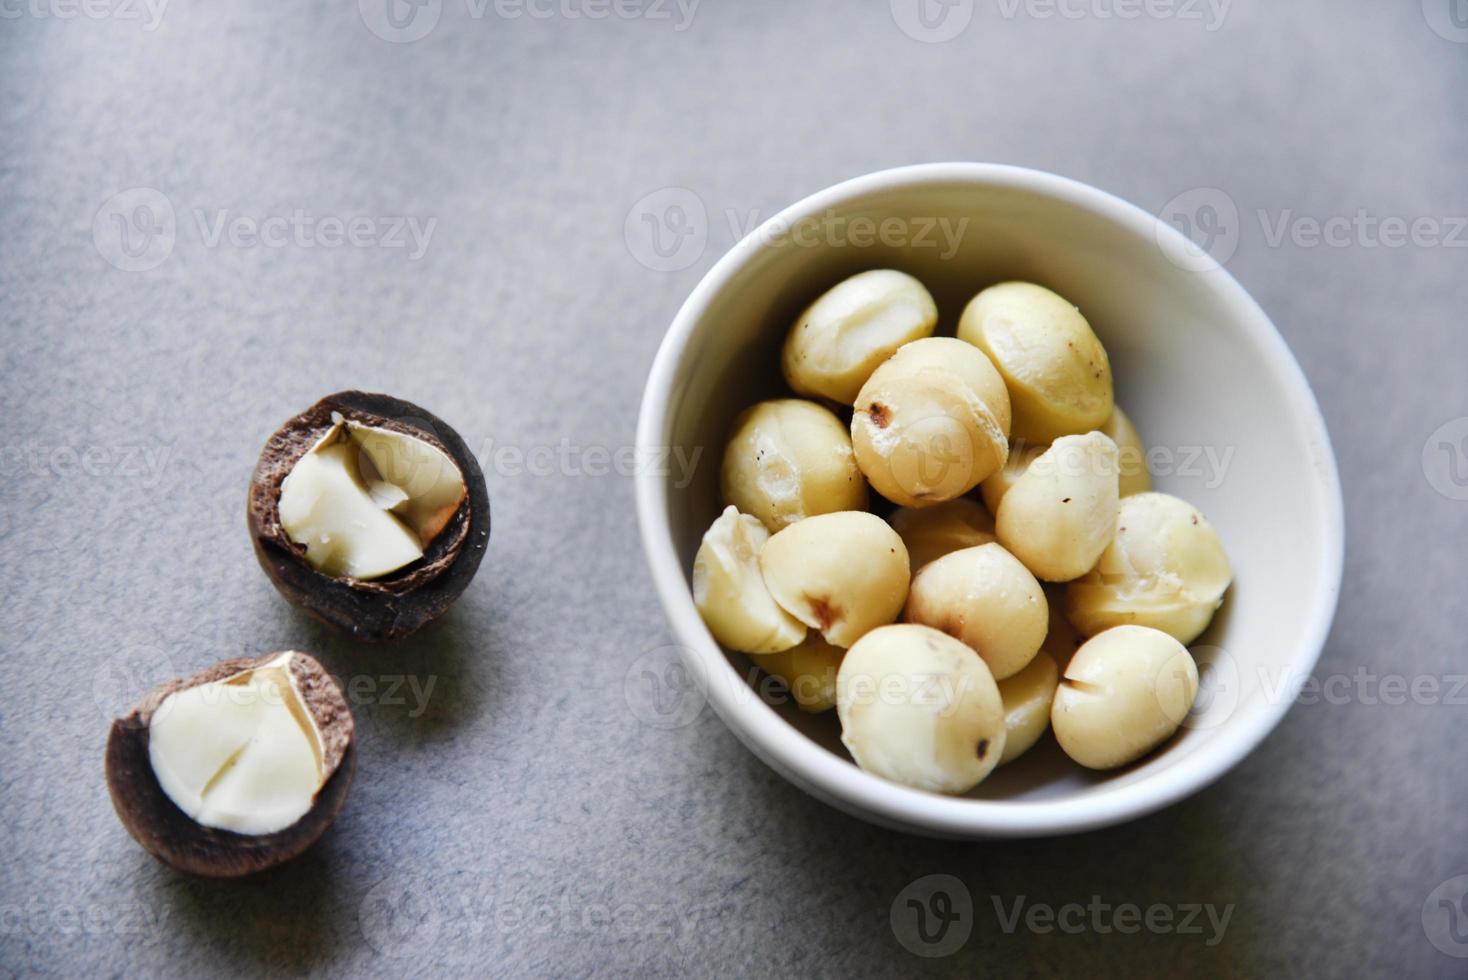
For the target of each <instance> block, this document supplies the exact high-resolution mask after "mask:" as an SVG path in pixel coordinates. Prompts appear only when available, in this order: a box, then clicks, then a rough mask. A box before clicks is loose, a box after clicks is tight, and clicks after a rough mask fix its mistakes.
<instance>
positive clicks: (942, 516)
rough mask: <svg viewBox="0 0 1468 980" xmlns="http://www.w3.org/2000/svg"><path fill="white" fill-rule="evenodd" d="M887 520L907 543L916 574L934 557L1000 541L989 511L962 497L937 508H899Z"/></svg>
mask: <svg viewBox="0 0 1468 980" xmlns="http://www.w3.org/2000/svg"><path fill="white" fill-rule="evenodd" d="M887 520H888V523H890V524H891V525H892V529H893V530H894V531H896V532H897V533H898V535H900V536H901V537H902V543H903V544H905V545H907V557H908V559H909V560H910V561H911V562H912V570H913V572H914V574H916V572H917V570H918V569H920V568H922V567H923V566H924V565H926V564H927V563H928V562H930V561H933V560H934V559H937V558H942V557H943V556H944V555H947V554H951V553H952V552H955V551H961V550H962V549H964V548H976V547H978V546H979V545H981V544H989V543H991V542H993V541H996V540H998V539H997V538H995V536H994V518H993V517H992V516H991V515H990V513H989V512H988V511H987V510H985V509H984V508H983V506H981V505H980V504H977V503H975V502H974V501H972V500H965V499H963V498H961V497H960V498H959V499H958V500H947V501H944V502H943V503H941V504H938V505H936V506H934V507H899V508H898V509H897V510H895V511H893V512H892V514H891V515H890V516H889V517H888V518H887Z"/></svg>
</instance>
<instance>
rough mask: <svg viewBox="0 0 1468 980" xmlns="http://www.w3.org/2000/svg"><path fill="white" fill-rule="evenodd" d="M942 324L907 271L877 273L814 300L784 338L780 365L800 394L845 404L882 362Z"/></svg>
mask: <svg viewBox="0 0 1468 980" xmlns="http://www.w3.org/2000/svg"><path fill="white" fill-rule="evenodd" d="M937 325H938V306H937V304H936V303H934V302H933V297H932V296H931V295H929V294H928V291H927V290H926V289H925V288H923V284H922V283H920V282H918V281H917V280H916V279H914V278H913V277H912V276H909V275H907V274H906V273H904V272H897V271H895V270H893V269H876V270H873V271H871V272H863V273H860V274H859V275H855V276H852V277H851V278H850V279H847V280H845V281H844V282H841V283H839V284H838V285H836V286H835V287H833V288H832V289H831V290H830V291H828V292H827V293H826V294H825V295H823V296H822V297H821V298H820V299H818V300H816V301H815V302H814V303H813V304H811V306H810V307H809V308H808V309H807V310H806V311H805V312H804V313H802V314H801V315H800V317H799V318H798V319H797V320H796V321H795V325H794V326H793V327H791V328H790V333H789V335H788V336H787V337H786V338H785V349H784V352H783V354H782V356H781V366H782V367H783V368H784V371H785V380H786V381H787V382H788V383H789V384H790V387H791V388H793V389H795V391H797V392H798V393H800V394H802V395H809V396H813V397H821V398H829V399H831V400H832V401H835V402H840V403H841V404H843V405H850V404H851V403H852V402H854V401H856V395H857V392H859V391H860V390H861V386H862V385H863V384H864V383H866V380H867V378H869V377H870V376H871V373H872V371H874V370H875V369H876V367H877V365H878V364H881V363H882V362H883V361H885V360H886V359H887V358H889V357H891V356H892V354H893V353H894V352H895V351H896V350H897V348H899V347H901V346H902V345H903V344H906V343H908V342H910V341H913V340H918V339H920V338H923V337H929V336H931V335H932V333H933V328H934V327H936V326H937Z"/></svg>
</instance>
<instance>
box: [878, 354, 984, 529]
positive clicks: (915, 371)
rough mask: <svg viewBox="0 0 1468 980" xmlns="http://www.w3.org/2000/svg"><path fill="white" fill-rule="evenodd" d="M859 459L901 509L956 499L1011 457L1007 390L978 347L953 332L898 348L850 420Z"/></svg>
mask: <svg viewBox="0 0 1468 980" xmlns="http://www.w3.org/2000/svg"><path fill="white" fill-rule="evenodd" d="M851 442H852V448H853V449H854V450H855V452H856V461H857V465H858V466H859V467H860V468H861V471H862V473H863V474H865V475H866V478H867V479H868V480H869V481H870V482H871V485H872V487H873V488H874V489H875V490H876V491H877V492H878V493H880V494H881V495H882V496H884V497H886V498H887V499H888V500H890V501H892V502H893V503H895V504H898V505H900V506H903V507H931V506H932V505H934V504H938V503H942V502H943V501H945V500H952V499H954V498H956V497H961V496H963V495H964V494H965V493H967V492H968V491H970V490H972V489H973V488H974V487H976V486H978V484H979V481H981V480H983V479H984V478H985V477H986V476H988V475H989V474H990V473H993V472H994V471H995V470H997V469H998V468H999V467H1001V466H1003V465H1004V461H1005V459H1006V458H1007V457H1008V456H1009V395H1008V393H1007V392H1006V391H1005V389H1004V381H1003V379H1001V378H1000V377H999V372H997V371H996V370H994V365H992V364H990V363H989V359H988V358H987V357H985V356H984V353H983V351H980V350H979V349H978V348H976V347H974V346H972V345H971V344H965V343H963V342H962V341H960V340H954V339H953V338H951V337H929V338H928V339H926V340H918V341H914V342H913V343H911V344H908V345H907V346H905V347H903V348H902V349H901V350H899V351H898V352H897V353H896V354H893V355H892V357H891V358H889V359H888V360H887V361H885V362H884V363H883V364H882V365H881V366H880V367H878V368H877V369H876V370H875V371H874V372H872V376H871V377H870V378H869V379H867V383H866V384H865V385H863V386H862V389H861V393H860V394H859V395H858V396H857V399H856V405H855V408H854V410H853V414H852V418H851Z"/></svg>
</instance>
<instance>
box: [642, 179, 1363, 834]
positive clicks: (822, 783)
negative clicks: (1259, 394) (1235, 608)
mask: <svg viewBox="0 0 1468 980" xmlns="http://www.w3.org/2000/svg"><path fill="white" fill-rule="evenodd" d="M939 184H974V185H983V186H986V187H999V188H1006V189H1010V190H1018V191H1025V192H1029V193H1034V194H1038V195H1040V196H1043V197H1049V198H1053V199H1057V200H1060V201H1061V202H1063V203H1067V204H1070V205H1073V206H1076V207H1079V208H1082V209H1084V210H1087V211H1090V212H1092V213H1093V214H1096V215H1097V216H1099V217H1101V218H1103V219H1105V220H1107V221H1109V222H1110V223H1112V224H1115V225H1117V226H1120V227H1121V228H1122V229H1123V230H1124V231H1126V232H1128V233H1130V234H1133V235H1138V236H1155V237H1156V240H1157V241H1158V243H1159V245H1161V246H1162V247H1164V248H1167V249H1181V248H1183V247H1185V246H1186V245H1187V244H1188V242H1187V239H1186V238H1185V237H1184V236H1183V234H1182V232H1180V231H1179V230H1178V229H1176V228H1174V227H1173V226H1172V225H1171V224H1169V223H1168V222H1165V221H1162V220H1160V219H1159V218H1157V217H1156V216H1155V215H1152V214H1150V213H1149V212H1147V211H1145V210H1143V209H1142V208H1140V207H1138V206H1137V205H1134V204H1132V203H1130V202H1128V201H1125V200H1123V199H1122V198H1119V197H1117V196H1115V195H1113V194H1110V193H1107V192H1106V191H1102V190H1100V189H1098V188H1095V187H1092V186H1090V185H1088V184H1084V183H1081V182H1080V181H1076V180H1073V179H1071V178H1068V177H1062V176H1059V175H1057V174H1052V173H1048V172H1045V171H1041V170H1033V169H1030V168H1027V167H1018V166H1013V165H1008V164H996V163H962V162H953V163H928V164H918V165H914V166H905V167H897V168H893V169H889V170H881V171H877V172H875V173H871V174H866V175H864V176H860V177H855V178H852V179H850V180H846V181H842V182H840V183H838V184H835V185H832V186H831V187H828V188H825V189H824V190H820V191H817V192H816V193H814V194H811V195H809V196H807V197H805V198H803V199H802V200H800V201H797V202H796V203H794V204H792V205H790V206H789V207H787V208H785V209H783V210H782V211H780V212H779V213H778V214H776V215H774V216H773V217H771V218H770V219H768V220H767V221H765V222H762V223H761V224H760V226H759V227H758V228H756V229H754V230H753V231H751V232H750V233H749V234H747V235H745V236H744V238H742V239H741V240H740V241H739V242H737V243H736V244H735V245H734V246H733V247H732V248H730V249H729V251H728V252H726V253H725V254H724V255H723V256H722V257H721V258H720V259H719V260H718V261H717V262H716V263H715V264H714V265H713V267H712V268H711V269H710V270H709V271H708V272H707V273H706V274H705V275H704V276H703V278H702V279H701V280H700V281H699V283H698V285H697V286H696V287H695V288H694V290H693V292H692V293H691V294H690V295H689V297H688V299H687V300H686V301H685V302H684V303H683V305H682V307H681V308H680V309H679V310H678V313H677V315H676V316H675V317H674V319H673V322H672V325H671V326H670V327H669V328H668V331H667V334H666V335H665V336H664V338H663V340H662V343H661V345H660V346H659V348H658V352H657V356H656V358H655V359H654V361H653V366H652V371H651V373H650V374H649V376H648V380H647V384H646V386H645V388H644V392H643V399H642V406H641V410H640V413H639V418H638V425H637V452H638V458H640V459H650V458H653V456H652V455H650V454H652V453H653V452H655V451H656V450H657V447H659V446H663V445H667V444H668V443H669V442H670V439H669V436H670V435H671V419H670V417H669V414H668V406H669V403H670V401H671V398H672V393H673V391H674V388H675V386H676V384H677V380H678V373H679V372H678V368H679V365H680V364H681V363H682V360H683V357H684V354H685V352H686V350H687V348H688V345H689V342H690V340H691V339H692V337H693V335H694V333H695V331H696V328H697V326H698V324H699V323H700V322H701V321H702V320H703V317H704V314H705V312H706V310H707V307H708V305H709V302H710V300H711V299H712V298H713V297H714V296H716V295H717V294H718V293H719V292H721V291H722V290H723V289H724V288H725V287H726V286H727V285H728V284H729V283H730V281H731V280H732V279H733V278H735V277H736V276H737V275H738V274H739V273H740V272H741V271H742V270H743V269H744V268H745V267H746V265H747V264H748V263H749V262H751V261H752V260H753V259H754V258H755V257H756V256H757V255H758V254H760V253H761V252H762V251H763V250H764V249H766V248H769V247H772V246H771V245H769V244H768V242H769V241H774V240H775V239H776V238H777V236H773V235H768V231H769V230H770V229H772V228H779V227H791V226H793V225H794V224H795V223H797V222H799V221H802V220H804V219H807V218H810V217H813V216H818V215H820V214H822V213H824V212H826V211H827V210H828V209H833V208H840V207H841V206H842V205H843V204H846V203H849V202H850V201H852V200H854V199H860V198H862V197H866V196H868V195H871V194H874V193H877V192H883V191H892V190H898V189H912V188H917V187H923V186H931V185H939ZM767 236H768V237H767ZM1170 254H1179V253H1177V252H1175V251H1174V252H1170ZM1194 254H1196V253H1194ZM1190 258H1191V256H1190ZM1198 265H1199V266H1200V268H1199V269H1198V271H1196V272H1194V271H1191V270H1184V269H1182V268H1179V270H1178V272H1179V274H1181V275H1200V276H1206V277H1208V279H1209V282H1210V286H1211V288H1213V289H1214V290H1215V291H1216V292H1217V293H1219V295H1220V299H1221V300H1222V301H1223V302H1224V303H1225V304H1226V305H1227V306H1228V307H1229V308H1230V310H1231V311H1232V314H1233V315H1232V316H1231V319H1232V320H1233V321H1234V322H1235V324H1237V325H1238V326H1239V327H1240V328H1241V329H1242V330H1244V331H1245V332H1246V333H1247V334H1248V335H1249V336H1250V338H1251V339H1252V340H1253V341H1254V342H1255V343H1256V344H1258V345H1259V346H1260V347H1261V348H1262V349H1263V350H1264V352H1265V355H1266V357H1267V359H1268V361H1269V363H1270V364H1271V365H1272V366H1273V367H1274V368H1275V373H1276V378H1277V379H1278V381H1279V382H1281V383H1282V384H1283V385H1284V387H1285V390H1286V394H1287V397H1288V400H1289V402H1290V403H1291V405H1292V407H1293V409H1294V413H1295V420H1294V421H1295V423H1296V424H1297V425H1299V426H1300V427H1301V428H1302V430H1303V431H1304V433H1305V436H1306V439H1307V441H1308V444H1309V446H1310V449H1311V452H1312V455H1313V459H1312V462H1313V464H1314V465H1313V466H1312V472H1313V473H1314V474H1315V490H1316V495H1317V497H1318V498H1319V501H1320V505H1321V507H1322V514H1321V517H1322V524H1323V539H1322V542H1321V546H1320V549H1319V553H1318V554H1317V556H1316V565H1317V570H1318V572H1319V573H1320V581H1321V582H1323V583H1324V585H1323V587H1322V588H1320V589H1319V590H1317V593H1316V595H1314V596H1313V597H1312V599H1311V605H1310V608H1309V610H1308V614H1307V619H1306V627H1307V628H1306V632H1305V636H1304V639H1303V640H1302V642H1301V644H1300V645H1299V646H1298V647H1297V648H1296V651H1295V656H1294V657H1293V658H1292V662H1291V663H1290V664H1289V665H1288V666H1289V667H1290V669H1289V671H1288V681H1287V683H1286V685H1285V688H1284V689H1283V690H1281V691H1280V692H1279V694H1280V695H1281V696H1279V697H1277V698H1276V699H1275V700H1273V701H1270V702H1268V703H1266V705H1265V708H1264V710H1263V711H1261V712H1258V713H1257V714H1255V715H1254V716H1251V717H1250V719H1248V721H1247V722H1241V723H1238V724H1235V725H1232V726H1229V727H1228V728H1227V730H1220V731H1218V732H1217V733H1215V734H1214V736H1213V737H1212V740H1211V741H1210V743H1209V744H1208V745H1207V746H1205V747H1203V748H1201V749H1199V750H1198V751H1197V752H1196V753H1195V754H1194V755H1193V756H1192V757H1190V758H1189V759H1188V760H1186V761H1185V762H1183V763H1182V764H1179V765H1175V766H1171V767H1169V768H1167V769H1164V770H1162V771H1160V772H1158V773H1157V774H1155V775H1153V776H1149V777H1148V778H1146V779H1142V780H1138V781H1135V782H1131V783H1127V784H1123V785H1119V786H1117V787H1115V788H1114V789H1112V790H1110V791H1108V792H1106V793H1103V794H1100V795H1097V796H1096V797H1095V798H1094V799H1086V800H1079V801H1077V800H974V799H968V798H965V797H948V796H941V795H938V794H933V793H927V792H924V791H922V790H916V789H912V788H909V787H906V786H902V785H900V784H897V783H893V782H889V781H887V780H885V779H882V778H881V777H878V776H875V775H873V774H871V773H868V772H866V771H864V770H862V769H860V768H858V767H857V766H856V765H855V764H854V763H852V762H851V761H849V760H847V759H843V758H841V757H840V756H838V755H836V754H835V753H832V752H830V751H828V750H827V749H825V748H823V747H822V746H820V745H818V744H817V743H816V742H815V741H813V740H811V739H810V738H809V737H807V736H806V735H804V734H803V733H801V732H799V731H797V730H796V729H795V728H794V727H792V726H791V725H789V724H788V723H786V722H784V720H783V719H782V718H780V717H779V716H778V714H776V713H775V711H774V709H773V708H772V707H771V706H770V705H768V704H766V703H765V702H764V701H763V700H761V699H760V698H758V697H750V696H743V697H740V696H737V692H736V690H735V689H736V687H737V688H743V689H744V690H745V693H746V695H747V687H745V685H744V683H743V681H742V680H741V679H739V677H738V673H737V671H735V669H734V667H733V665H731V664H730V663H729V661H728V660H727V658H726V656H725V654H724V651H723V650H722V649H721V648H720V647H719V646H718V644H717V643H715V642H714V640H713V638H712V636H711V635H710V634H709V633H708V631H707V629H706V628H705V627H704V625H703V621H702V620H701V619H700V617H699V615H698V610H697V608H696V607H695V605H694V603H693V596H692V593H691V591H690V589H689V587H688V583H687V579H686V578H685V576H684V570H683V566H682V561H681V560H680V559H679V557H678V553H677V550H676V548H675V547H674V545H673V538H672V532H671V528H670V526H669V522H668V519H667V514H668V503H669V494H668V482H667V480H666V479H665V478H664V477H663V476H660V475H659V474H658V473H657V472H656V471H655V468H652V467H641V468H639V470H638V473H637V477H636V496H637V514H638V524H639V526H640V529H641V535H642V543H643V549H644V551H645V552H646V555H647V561H648V566H649V569H650V570H651V573H652V578H653V582H654V586H655V588H656V589H657V592H658V597H659V599H660V601H661V602H662V605H663V609H664V612H665V613H666V615H667V617H668V620H669V622H670V624H671V626H672V628H673V633H674V639H675V641H676V643H677V647H678V650H679V653H680V656H682V657H683V659H684V661H685V665H686V666H687V667H688V669H689V670H690V672H691V673H692V674H693V676H694V677H695V678H697V679H698V682H699V684H700V685H701V686H702V688H703V691H704V695H705V696H706V697H707V699H708V701H709V703H710V704H712V705H713V707H714V710H715V711H716V712H717V713H718V715H719V716H720V717H721V718H723V720H724V722H725V723H726V724H727V725H728V726H729V727H730V728H731V729H732V730H733V731H734V733H735V735H737V736H738V737H739V738H740V740H741V741H743V742H744V743H745V744H746V745H747V746H748V747H749V748H750V749H751V750H752V751H754V753H755V754H756V755H757V756H759V757H760V758H761V759H762V760H764V761H765V762H766V763H767V764H769V765H770V766H771V767H772V768H774V769H775V770H776V771H778V772H780V773H781V774H782V775H784V776H786V778H788V779H790V780H791V781H793V782H794V783H796V785H798V786H800V787H801V788H802V789H803V790H805V791H806V792H808V793H810V794H811V795H814V796H816V797H817V798H819V799H822V800H823V801H826V802H830V803H834V804H836V805H838V806H840V807H841V808H842V809H846V810H848V812H851V813H853V814H856V815H858V816H861V817H863V818H864V819H867V820H870V821H873V822H875V823H879V824H882V825H885V826H889V827H899V828H902V829H908V830H916V831H918V832H921V833H926V834H932V835H936V836H943V837H958V838H970V839H979V838H1022V837H1039V836H1049V835H1057V834H1067V833H1079V832H1082V831H1086V830H1093V829H1097V828H1100V827H1105V826H1110V825H1113V824H1117V823H1121V822H1124V821H1128V820H1133V819H1136V818H1139V817H1142V816H1145V815H1147V814H1149V813H1152V812H1155V811H1157V810H1160V809H1162V808H1164V807H1167V806H1170V805H1172V804H1173V803H1176V802H1178V801H1179V800H1182V799H1183V798H1185V797H1187V796H1190V795H1191V794H1193V793H1196V792H1197V791H1199V790H1201V789H1202V788H1204V787H1205V786H1207V785H1208V784H1210V783H1212V782H1213V781H1214V780H1216V779H1218V778H1219V777H1220V776H1222V775H1223V774H1224V773H1225V772H1227V771H1228V770H1229V769H1231V768H1233V767H1234V766H1235V765H1237V764H1238V763H1239V762H1240V761H1242V760H1243V759H1244V758H1245V757H1246V756H1247V755H1248V754H1249V753H1250V752H1252V751H1253V750H1254V749H1255V748H1256V747H1257V746H1258V745H1259V744H1260V743H1261V742H1262V741H1263V740H1264V738H1265V737H1266V736H1267V735H1268V734H1269V733H1270V732H1271V731H1272V730H1273V729H1274V728H1275V727H1276V726H1277V725H1278V724H1279V722H1280V721H1281V720H1282V719H1283V717H1284V715H1285V714H1286V713H1287V712H1288V711H1289V708H1290V707H1291V705H1293V704H1294V702H1295V700H1296V698H1297V697H1298V695H1299V693H1300V690H1301V687H1302V685H1303V684H1304V683H1305V680H1306V679H1307V677H1308V676H1309V674H1310V673H1311V672H1312V671H1313V670H1314V668H1315V665H1316V663H1317V662H1318V660H1319V658H1320V654H1321V651H1322V649H1323V648H1324V645H1325V641H1326V638H1327V636H1328V634H1329V631H1330V626H1331V622H1332V619H1333V618H1334V615H1335V610H1336V605H1337V601H1338V598H1339V594H1340V583H1341V574H1342V569H1343V563H1344V552H1345V523H1344V507H1343V503H1342V498H1341V486H1340V477H1339V474H1338V470H1337V466H1336V460H1335V455H1334V452H1333V451H1332V449H1331V444H1330V435H1329V432H1328V431H1327V429H1326V425H1325V419H1324V417H1323V416H1322V415H1321V412H1320V406H1319V404H1318V403H1317V401H1316V399H1315V395H1314V393H1313V392H1312V391H1311V389H1310V385H1309V383H1308V381H1307V380H1306V378H1305V374H1304V372H1303V370H1302V369H1301V368H1300V365H1299V363H1298V362H1297V361H1296V360H1295V357H1294V355H1293V354H1292V353H1291V351H1290V349H1289V347H1288V345H1286V343H1285V341H1284V338H1283V337H1281V336H1280V334H1279V331H1278V330H1277V329H1276V328H1275V326H1274V324H1273V322H1272V321H1271V320H1270V318H1269V316H1268V315H1267V314H1266V313H1265V312H1264V310H1263V309H1262V308H1261V307H1260V306H1259V304H1258V303H1257V302H1256V301H1255V300H1254V299H1253V297H1251V296H1250V295H1249V293H1248V292H1247V291H1246V290H1245V289H1244V288H1243V286H1241V285H1240V284H1239V282H1238V281H1237V280H1236V279H1235V278H1234V277H1233V275H1232V274H1231V273H1230V272H1229V271H1228V270H1227V269H1225V268H1224V267H1223V266H1222V265H1220V264H1219V263H1218V262H1217V261H1215V260H1214V259H1213V258H1212V256H1203V257H1202V258H1201V259H1200V261H1199V263H1198ZM644 454H648V455H644ZM725 673H727V675H728V677H726V678H724V680H725V681H731V682H732V683H727V682H716V681H715V678H723V677H724V674H725ZM1285 695H1287V696H1285Z"/></svg>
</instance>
